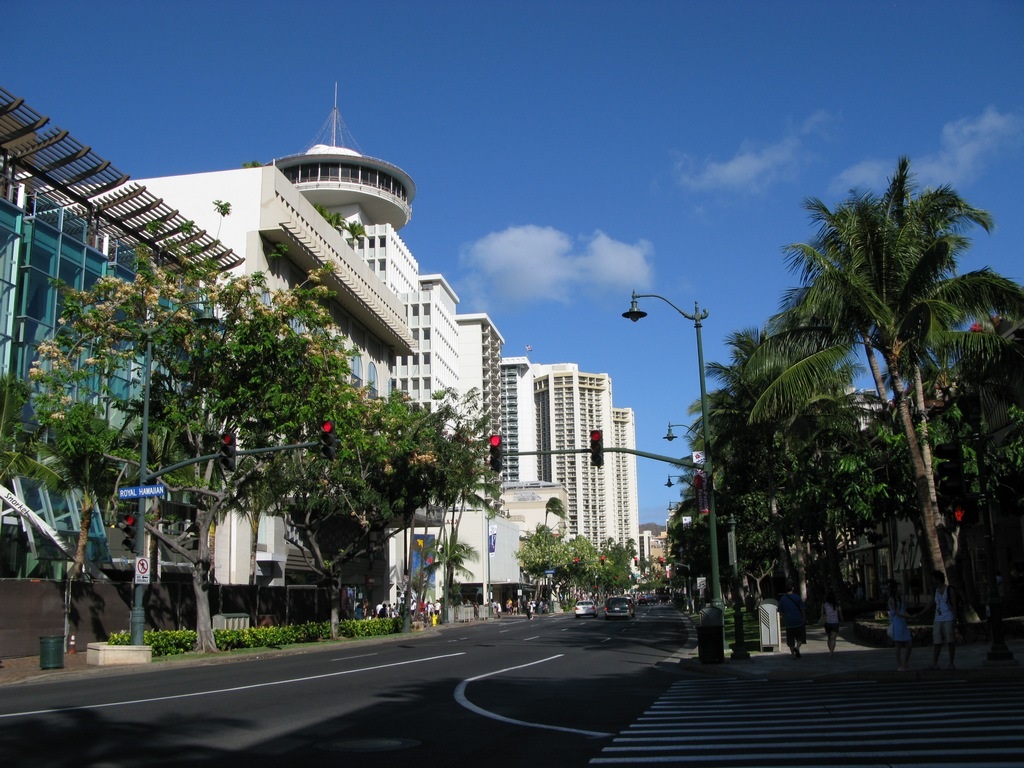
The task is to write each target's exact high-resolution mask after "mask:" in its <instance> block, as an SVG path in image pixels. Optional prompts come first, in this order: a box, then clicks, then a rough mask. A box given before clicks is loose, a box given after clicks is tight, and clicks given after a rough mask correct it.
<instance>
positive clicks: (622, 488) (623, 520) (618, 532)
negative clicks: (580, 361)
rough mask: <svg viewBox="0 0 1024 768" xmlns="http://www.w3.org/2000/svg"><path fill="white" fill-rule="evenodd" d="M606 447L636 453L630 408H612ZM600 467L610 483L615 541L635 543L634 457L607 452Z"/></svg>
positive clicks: (637, 526) (637, 522) (637, 512)
mask: <svg viewBox="0 0 1024 768" xmlns="http://www.w3.org/2000/svg"><path fill="white" fill-rule="evenodd" d="M611 427H612V428H611V432H612V436H611V441H610V443H607V444H610V445H613V446H615V447H616V448H629V449H630V450H636V420H635V418H634V415H633V409H632V408H612V424H611ZM604 465H605V467H606V468H608V469H610V470H611V474H612V481H613V482H614V486H615V488H614V493H615V503H614V509H615V510H616V514H615V515H614V516H613V517H612V524H613V525H614V530H613V531H612V533H611V536H612V537H613V538H614V539H615V540H616V541H622V542H625V541H634V542H635V541H637V540H638V539H639V537H640V517H639V515H640V500H639V496H638V492H637V486H638V481H637V474H636V455H635V454H632V453H608V454H606V455H605V458H604Z"/></svg>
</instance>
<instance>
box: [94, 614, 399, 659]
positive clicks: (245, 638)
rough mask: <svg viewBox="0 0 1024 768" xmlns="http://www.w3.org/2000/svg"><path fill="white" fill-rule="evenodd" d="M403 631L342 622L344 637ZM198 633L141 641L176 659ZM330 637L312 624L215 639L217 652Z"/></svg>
mask: <svg viewBox="0 0 1024 768" xmlns="http://www.w3.org/2000/svg"><path fill="white" fill-rule="evenodd" d="M401 631H402V620H401V619H365V620H358V621H357V620H351V621H342V622H340V624H339V630H338V632H339V635H340V636H341V637H382V636H384V635H393V634H397V633H399V632H401ZM196 637H197V635H196V632H195V630H192V629H173V630H161V631H146V632H145V633H143V639H142V642H143V643H144V644H145V645H148V646H150V647H151V648H152V649H153V656H174V655H177V654H182V653H189V652H191V651H193V650H195V647H196ZM330 637H331V622H329V621H311V622H308V623H306V624H292V625H289V626H285V627H250V628H249V629H215V630H213V639H214V642H216V643H217V650H219V651H232V650H235V649H238V648H279V647H281V646H283V645H295V644H299V643H318V642H320V641H322V640H329V639H330ZM107 642H108V643H109V644H110V645H130V644H131V635H130V634H129V633H128V632H112V633H111V635H110V637H109V638H107Z"/></svg>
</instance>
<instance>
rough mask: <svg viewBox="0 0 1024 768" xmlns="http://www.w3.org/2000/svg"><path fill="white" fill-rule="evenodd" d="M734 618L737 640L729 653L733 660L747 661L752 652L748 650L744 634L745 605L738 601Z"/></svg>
mask: <svg viewBox="0 0 1024 768" xmlns="http://www.w3.org/2000/svg"><path fill="white" fill-rule="evenodd" d="M732 620H733V627H734V629H735V632H734V635H735V642H734V643H733V649H732V653H731V654H730V655H729V658H730V659H732V660H733V661H746V660H747V659H749V658H750V653H749V652H748V651H747V642H746V639H745V638H744V636H743V605H742V603H740V602H738V601H737V603H736V608H735V609H734V612H733V616H732Z"/></svg>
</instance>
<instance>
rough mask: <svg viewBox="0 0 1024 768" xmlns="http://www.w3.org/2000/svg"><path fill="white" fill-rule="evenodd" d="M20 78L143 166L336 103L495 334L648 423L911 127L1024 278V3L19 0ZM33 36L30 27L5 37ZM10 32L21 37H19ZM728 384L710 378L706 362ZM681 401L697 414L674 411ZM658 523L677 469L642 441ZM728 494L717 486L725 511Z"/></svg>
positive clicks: (908, 150)
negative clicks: (633, 304)
mask: <svg viewBox="0 0 1024 768" xmlns="http://www.w3.org/2000/svg"><path fill="white" fill-rule="evenodd" d="M2 14H3V17H4V20H5V28H6V29H7V30H8V31H9V32H10V33H13V34H8V35H7V36H6V37H7V42H6V43H5V46H4V47H5V56H4V63H3V67H2V70H0V71H2V74H0V84H2V85H3V87H5V88H6V89H7V90H8V91H11V92H12V93H14V94H15V95H17V96H21V97H23V98H25V99H26V101H27V102H28V103H29V105H31V106H32V107H33V108H35V109H36V110H37V111H38V112H40V113H42V114H45V115H49V116H50V117H51V118H52V119H53V123H54V124H55V125H57V126H59V127H61V128H66V129H68V130H69V131H71V133H72V135H73V136H75V138H77V139H78V140H79V141H81V142H82V143H84V144H89V145H91V146H92V147H93V148H94V149H95V151H96V152H97V153H98V154H99V155H100V156H102V157H105V158H108V159H110V160H111V161H112V162H113V164H114V165H115V166H116V167H117V168H119V169H120V170H122V171H123V172H126V173H129V174H131V175H132V176H133V177H135V178H146V177H150V176H160V175H171V174H181V173H195V172H202V171H213V170H222V169H226V168H236V167H238V166H240V165H241V164H242V163H244V162H246V161H250V160H260V161H263V162H268V161H270V160H272V159H273V158H275V157H281V156H283V155H288V154H292V153H295V152H299V151H303V150H305V149H306V148H307V147H308V146H309V145H310V144H312V143H313V140H314V139H315V138H316V136H317V134H318V133H319V131H320V129H321V127H322V126H323V124H324V122H325V120H326V119H327V117H328V114H329V112H330V110H331V108H332V106H333V99H334V84H335V82H336V81H337V83H338V90H339V107H340V110H341V113H342V116H343V117H344V120H345V122H346V124H347V125H348V128H349V130H350V131H351V133H352V135H353V136H354V137H355V139H356V142H357V143H358V146H357V147H356V148H357V149H359V150H360V151H361V152H363V153H364V154H367V155H370V156H373V157H379V158H382V159H384V160H387V161H389V162H391V163H394V164H395V165H397V166H399V167H400V168H402V169H403V170H405V171H406V172H408V173H409V174H410V175H411V176H412V178H413V179H414V181H415V182H416V185H417V195H416V198H415V200H414V201H413V211H414V212H413V220H412V222H411V223H410V224H409V225H408V226H407V227H405V228H404V229H403V230H402V237H403V239H404V240H405V242H406V243H407V244H408V245H409V247H410V248H411V250H412V251H413V253H414V255H415V256H416V258H417V259H418V261H419V263H420V268H421V271H422V272H424V273H429V272H441V273H443V274H444V275H445V276H446V277H447V278H448V280H449V282H451V283H452V284H453V285H454V286H455V288H456V290H457V291H458V293H459V296H460V298H461V300H462V304H461V307H460V310H461V311H464V312H479V311H484V312H487V313H489V314H490V316H491V318H492V319H493V320H494V322H495V323H496V325H497V326H498V328H499V329H500V331H501V333H502V334H503V336H504V337H505V340H506V345H505V349H504V354H505V355H506V356H514V355H521V354H525V350H526V347H527V346H531V347H532V352H531V353H530V357H531V359H533V360H534V361H536V362H541V363H557V362H576V363H579V365H580V367H581V369H582V370H585V371H590V372H606V373H608V374H610V375H611V376H612V378H613V382H614V400H615V404H616V406H619V407H631V408H633V409H634V410H635V411H636V422H637V446H638V448H640V449H641V450H645V451H650V452H654V453H672V454H674V455H675V454H678V453H679V452H680V451H683V450H685V446H681V445H680V444H681V443H682V441H676V442H675V443H672V444H671V445H670V444H669V443H667V442H665V441H664V440H662V439H661V438H662V436H663V435H664V434H665V427H666V425H667V424H668V423H669V422H670V421H671V422H673V423H679V422H684V421H686V422H689V421H690V417H689V416H688V413H687V411H688V408H689V406H690V404H691V403H693V402H694V401H695V400H696V399H697V398H698V397H699V382H698V376H697V359H696V344H695V336H694V328H693V324H692V323H690V322H689V321H687V320H685V319H684V318H683V317H681V316H680V315H678V314H677V313H676V312H675V311H673V310H672V308H671V307H669V306H668V305H667V304H665V303H663V302H660V301H657V300H646V301H644V302H643V303H642V307H643V308H644V309H645V310H646V311H647V312H648V313H649V317H648V318H647V319H645V320H644V321H642V322H640V323H637V324H635V325H634V324H632V323H629V322H627V321H625V320H624V319H622V317H621V313H622V312H624V311H625V310H626V309H627V308H628V306H629V296H630V292H631V291H632V290H633V289H636V290H637V291H638V292H642V293H655V294H660V295H662V296H664V297H666V298H667V299H669V300H671V301H672V302H673V303H675V304H676V305H677V306H679V307H681V308H682V309H684V310H687V311H691V310H692V309H693V307H694V302H699V304H700V306H701V308H707V309H708V311H709V313H710V314H709V317H708V318H707V320H706V321H705V322H704V326H703V341H704V353H705V358H706V360H707V361H712V360H716V361H722V362H725V361H727V359H728V351H727V348H726V347H725V344H724V342H725V340H726V338H727V337H728V336H729V334H730V333H732V332H733V331H736V330H740V329H744V328H757V327H760V326H761V325H763V324H764V322H765V321H766V320H767V318H768V317H769V316H770V315H771V314H772V313H773V312H774V311H775V310H776V309H777V308H778V305H779V300H780V297H781V294H782V291H783V290H784V289H785V288H787V287H790V286H792V285H794V284H795V281H794V278H793V277H792V276H791V275H789V274H788V273H787V271H786V268H785V263H784V260H783V256H782V249H783V247H784V246H786V245H787V244H790V243H795V242H802V241H805V240H807V239H809V238H810V237H811V236H812V235H813V232H812V229H811V226H810V224H809V223H808V219H807V216H806V214H805V213H804V211H803V208H802V202H803V200H804V199H805V198H807V197H818V198H821V199H822V200H824V201H825V202H826V203H828V204H830V205H834V204H835V203H837V202H838V201H840V200H841V199H843V198H844V197H845V196H846V194H847V192H848V190H850V189H851V188H852V187H858V188H860V189H865V190H874V191H881V190H882V188H883V187H884V184H885V182H886V179H887V177H888V175H889V174H890V173H891V172H892V171H893V169H894V168H895V166H896V161H897V158H898V157H899V156H900V155H907V156H909V157H910V158H911V163H912V169H913V170H914V171H915V172H916V174H917V176H918V180H919V181H920V182H921V183H922V184H926V185H937V184H947V183H948V184H951V185H952V186H953V187H954V188H955V189H956V190H957V191H958V192H959V193H960V194H961V195H963V196H964V197H965V198H966V199H967V200H968V201H969V202H970V203H972V204H973V205H975V206H978V207H980V208H984V209H986V210H988V211H989V212H990V213H992V215H993V216H994V218H995V221H996V228H995V231H994V232H993V233H992V234H990V235H986V234H984V233H979V234H977V235H976V236H975V246H974V248H973V249H972V250H971V252H970V253H969V254H968V256H967V258H966V259H965V261H964V262H963V265H962V266H963V268H964V269H976V268H980V267H982V266H990V267H992V268H993V269H995V270H997V271H999V272H1002V273H1003V274H1005V275H1008V276H1010V277H1013V278H1014V279H1016V280H1018V281H1021V280H1024V254H1022V247H1021V244H1022V242H1024V195H1022V194H1021V179H1022V178H1024V46H1022V45H1021V42H1020V41H1021V40H1022V39H1024V3H1020V2H1016V0H1003V1H1001V2H1000V1H996V0H980V1H978V2H973V3H970V4H967V3H963V2H946V1H945V0H928V1H925V0H920V1H917V2H903V1H890V2H858V3H853V2H850V3H839V2H782V1H780V2H770V3H769V2H742V1H736V2H702V3H698V2H685V1H683V0H678V1H676V2H669V1H667V0H666V1H665V2H643V0H635V1H633V2H625V1H623V2H607V1H605V0H592V1H591V2H583V1H582V0H564V1H563V2H536V1H534V0H519V2H502V1H501V0H496V1H495V2H445V1H443V0H433V1H432V2H387V1H384V2H370V1H369V0H366V1H365V2H346V1H345V0H336V1H335V2H311V1H309V0H291V2H276V3H271V2H260V1H259V0H249V2H196V1H194V0H184V1H182V0H179V1H178V2H173V3H172V2H147V3H128V2H109V1H105V0H92V2H90V3H81V2H68V1H67V0H58V1H57V2H51V3H48V4H46V6H45V10H41V9H40V7H35V6H32V5H31V4H25V3H19V4H16V5H14V7H8V8H5V9H4V10H3V12H2ZM12 38H13V43H12V41H11V40H12ZM12 46H13V47H12ZM709 385H711V386H713V382H709ZM679 431H680V430H677V432H679ZM638 468H639V477H640V488H639V491H640V505H641V515H640V520H641V522H659V523H664V520H665V515H666V511H667V508H668V505H669V504H670V503H671V502H672V501H674V500H675V499H677V498H678V497H677V494H676V491H678V488H673V489H668V488H666V487H665V486H664V483H665V478H666V475H667V474H668V468H667V467H666V465H663V464H659V463H657V462H652V461H649V460H644V459H640V460H639V461H638ZM719 511H720V513H721V512H725V513H727V512H728V511H727V510H719Z"/></svg>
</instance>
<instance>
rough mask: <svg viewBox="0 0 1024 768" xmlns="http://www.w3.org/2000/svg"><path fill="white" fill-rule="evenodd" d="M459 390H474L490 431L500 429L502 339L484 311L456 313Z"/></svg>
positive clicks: (461, 391) (463, 391) (462, 392)
mask: <svg viewBox="0 0 1024 768" xmlns="http://www.w3.org/2000/svg"><path fill="white" fill-rule="evenodd" d="M455 321H456V322H457V323H458V326H459V392H460V393H461V394H463V395H464V394H466V393H468V392H469V391H470V390H471V389H476V390H477V391H478V392H479V393H480V405H481V408H482V409H483V413H484V414H485V415H486V416H487V420H488V423H489V424H490V425H491V431H492V432H501V347H502V345H503V344H504V343H505V339H504V338H503V337H502V335H501V333H499V332H498V328H497V327H496V326H495V325H494V323H493V322H491V318H490V317H488V316H487V315H486V314H484V313H477V314H471V315H457V316H456V317H455Z"/></svg>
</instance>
